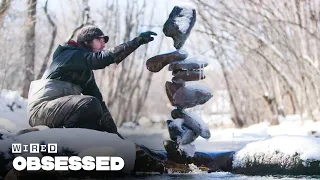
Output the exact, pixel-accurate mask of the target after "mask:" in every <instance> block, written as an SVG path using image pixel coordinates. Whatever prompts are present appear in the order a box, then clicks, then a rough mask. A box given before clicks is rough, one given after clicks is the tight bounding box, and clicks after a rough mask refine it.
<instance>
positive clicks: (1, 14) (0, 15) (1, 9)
mask: <svg viewBox="0 0 320 180" xmlns="http://www.w3.org/2000/svg"><path fill="white" fill-rule="evenodd" d="M10 5H11V0H2V1H1V3H0V25H2V24H3V21H4V18H5V16H6V14H7V12H8V9H9V8H10Z"/></svg>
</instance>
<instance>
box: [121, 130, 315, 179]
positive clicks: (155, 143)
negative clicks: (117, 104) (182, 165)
mask: <svg viewBox="0 0 320 180" xmlns="http://www.w3.org/2000/svg"><path fill="white" fill-rule="evenodd" d="M125 136H126V135H125ZM126 138H127V139H130V140H132V141H134V142H136V143H138V144H143V145H145V146H147V147H148V148H151V149H155V150H164V148H163V146H162V142H163V140H164V138H163V135H161V134H152V135H127V136H126ZM249 142H250V141H232V142H210V141H205V140H197V141H195V145H196V148H197V151H204V152H209V151H211V152H213V151H214V152H219V151H230V150H237V149H240V148H242V147H243V146H244V145H245V144H247V143H249ZM122 179H137V180H138V179H145V180H160V179H161V180H171V179H174V180H179V179H183V180H204V179H206V180H207V179H208V180H215V179H223V180H243V179H249V180H275V179H277V180H278V179H282V180H295V179H308V180H310V179H320V176H246V175H239V174H232V173H229V172H213V173H207V172H199V171H194V172H192V173H189V174H183V173H172V174H170V173H169V174H150V175H145V174H144V175H136V176H131V177H127V178H122Z"/></svg>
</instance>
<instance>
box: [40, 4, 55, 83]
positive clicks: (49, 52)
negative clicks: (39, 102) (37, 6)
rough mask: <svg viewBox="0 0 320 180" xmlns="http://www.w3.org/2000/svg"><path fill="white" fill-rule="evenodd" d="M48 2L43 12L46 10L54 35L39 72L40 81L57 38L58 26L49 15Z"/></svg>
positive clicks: (52, 34)
mask: <svg viewBox="0 0 320 180" xmlns="http://www.w3.org/2000/svg"><path fill="white" fill-rule="evenodd" d="M48 1H49V0H46V3H45V6H44V8H43V10H44V13H45V14H46V17H47V19H48V21H49V23H50V25H51V27H52V33H51V40H50V44H49V47H48V51H47V54H46V56H45V57H44V60H43V63H42V65H41V69H40V72H39V74H38V76H37V79H40V78H41V77H42V75H43V73H44V72H45V71H46V69H47V66H48V62H49V58H50V56H51V54H52V50H53V45H54V41H55V39H56V36H57V26H56V24H55V23H54V22H53V20H52V18H51V16H50V15H49V13H48Z"/></svg>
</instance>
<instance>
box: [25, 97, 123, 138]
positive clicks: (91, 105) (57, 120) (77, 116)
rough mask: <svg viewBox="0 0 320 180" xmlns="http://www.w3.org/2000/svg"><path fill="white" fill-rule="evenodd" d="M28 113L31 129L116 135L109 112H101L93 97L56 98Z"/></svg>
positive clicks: (115, 128) (97, 102)
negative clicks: (70, 129)
mask: <svg viewBox="0 0 320 180" xmlns="http://www.w3.org/2000/svg"><path fill="white" fill-rule="evenodd" d="M29 113H30V115H29V124H30V125H31V126H32V127H33V126H37V125H46V126H48V127H49V128H63V127H65V128H86V129H94V130H98V131H106V132H109V133H116V134H118V132H117V126H116V125H115V123H114V120H113V118H112V116H111V114H110V112H109V110H108V109H106V110H102V107H101V104H100V102H99V100H98V99H97V98H95V97H93V96H83V95H70V96H65V97H61V98H57V99H55V100H52V101H47V102H43V103H41V104H39V105H37V106H35V107H34V108H32V110H31V111H30V112H29ZM118 135H119V134H118ZM119 136H120V135H119ZM120 137H121V136H120Z"/></svg>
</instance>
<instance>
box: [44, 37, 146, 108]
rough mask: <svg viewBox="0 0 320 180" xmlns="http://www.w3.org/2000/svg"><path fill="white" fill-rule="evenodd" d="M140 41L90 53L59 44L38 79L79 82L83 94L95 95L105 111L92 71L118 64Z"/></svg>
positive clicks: (77, 83) (134, 40)
mask: <svg viewBox="0 0 320 180" xmlns="http://www.w3.org/2000/svg"><path fill="white" fill-rule="evenodd" d="M139 40H140V39H139V37H137V38H135V39H133V40H132V41H129V42H126V43H123V44H121V45H119V46H117V47H114V48H112V49H109V50H107V51H100V52H89V51H88V50H87V49H85V48H82V47H80V46H77V45H65V46H61V45H59V46H58V47H57V49H56V50H55V52H54V54H53V61H52V63H51V64H50V66H49V68H48V69H47V70H46V72H45V73H44V74H43V76H42V78H41V79H56V80H60V81H67V82H70V83H73V84H75V85H78V86H80V87H81V88H82V94H84V95H90V96H94V97H96V98H97V99H98V100H99V101H100V103H101V106H102V108H103V110H105V109H106V105H105V103H104V101H103V98H102V95H101V92H100V90H99V88H98V86H97V84H96V81H95V77H94V74H93V71H92V70H97V69H103V68H105V67H106V66H109V65H110V64H113V63H117V64H119V63H120V62H121V61H122V60H123V59H125V58H126V57H127V56H128V55H130V54H131V53H132V52H133V51H134V50H136V49H137V48H138V47H139V46H140V43H139ZM70 44H71V43H70Z"/></svg>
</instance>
